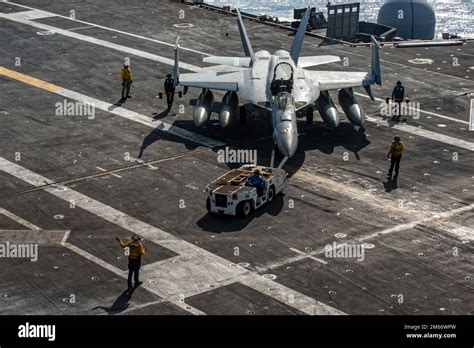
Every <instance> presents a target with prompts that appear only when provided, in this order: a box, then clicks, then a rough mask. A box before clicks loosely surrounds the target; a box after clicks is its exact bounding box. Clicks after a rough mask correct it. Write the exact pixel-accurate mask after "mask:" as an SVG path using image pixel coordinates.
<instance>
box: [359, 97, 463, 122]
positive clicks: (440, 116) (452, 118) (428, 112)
mask: <svg viewBox="0 0 474 348" xmlns="http://www.w3.org/2000/svg"><path fill="white" fill-rule="evenodd" d="M354 94H355V95H357V96H359V97H363V98H366V99H370V97H369V96H368V95H366V94H362V93H357V92H354ZM374 99H375V100H376V101H379V102H382V103H385V99H382V98H378V97H374ZM420 112H421V113H422V114H427V115H431V116H435V117H439V118H443V119H445V120H449V121H453V122H457V123H462V124H469V122H468V121H463V120H459V119H457V118H454V117H449V116H445V115H440V114H437V113H435V112H431V111H425V110H422V109H420Z"/></svg>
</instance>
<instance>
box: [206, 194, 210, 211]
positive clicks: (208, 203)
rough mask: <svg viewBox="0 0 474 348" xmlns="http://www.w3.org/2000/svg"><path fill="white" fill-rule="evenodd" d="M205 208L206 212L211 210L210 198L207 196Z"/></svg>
mask: <svg viewBox="0 0 474 348" xmlns="http://www.w3.org/2000/svg"><path fill="white" fill-rule="evenodd" d="M206 209H207V212H208V213H210V212H211V199H210V198H209V197H207V200H206Z"/></svg>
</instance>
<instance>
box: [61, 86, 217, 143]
mask: <svg viewBox="0 0 474 348" xmlns="http://www.w3.org/2000/svg"><path fill="white" fill-rule="evenodd" d="M54 93H56V94H59V95H62V96H64V97H66V98H70V99H74V100H77V101H80V102H83V103H89V104H93V105H94V107H95V108H97V109H100V110H103V111H107V112H110V113H112V114H114V115H117V116H120V117H123V118H126V119H128V120H130V121H134V122H137V123H141V124H144V125H146V126H148V127H151V128H157V129H159V130H160V131H162V132H165V133H169V134H172V135H175V136H177V137H180V138H183V139H186V140H190V141H192V142H195V143H197V144H201V145H204V146H207V147H211V148H212V147H219V146H223V145H225V143H223V142H220V141H218V140H214V139H211V138H208V137H206V136H204V135H200V134H197V133H194V132H191V131H188V130H186V129H183V128H179V127H176V126H173V125H171V124H169V123H166V122H163V121H160V120H153V119H151V118H150V117H148V116H146V115H142V114H140V113H138V112H135V111H131V110H127V109H124V108H122V107H121V106H117V105H114V104H111V103H107V102H104V101H102V100H99V99H96V98H92V97H89V96H87V95H85V94H81V93H78V92H74V91H71V90H68V89H62V90H59V91H56V92H54Z"/></svg>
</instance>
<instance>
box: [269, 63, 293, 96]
mask: <svg viewBox="0 0 474 348" xmlns="http://www.w3.org/2000/svg"><path fill="white" fill-rule="evenodd" d="M271 90H272V95H276V94H278V93H280V92H288V93H291V92H292V90H293V67H292V66H291V65H290V64H288V63H280V64H278V65H277V66H276V67H275V71H274V73H273V81H272V85H271Z"/></svg>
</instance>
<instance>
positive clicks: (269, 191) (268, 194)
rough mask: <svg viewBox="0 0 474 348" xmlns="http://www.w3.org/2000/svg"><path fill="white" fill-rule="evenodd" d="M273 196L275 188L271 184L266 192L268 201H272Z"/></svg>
mask: <svg viewBox="0 0 474 348" xmlns="http://www.w3.org/2000/svg"><path fill="white" fill-rule="evenodd" d="M273 198H275V188H274V187H273V186H271V187H270V188H269V189H268V193H267V200H268V202H271V201H273Z"/></svg>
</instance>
